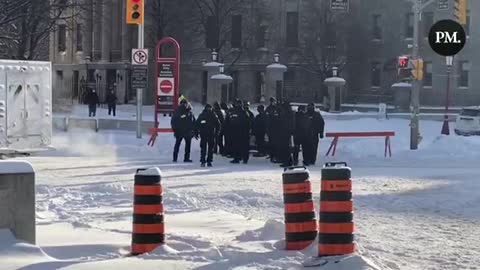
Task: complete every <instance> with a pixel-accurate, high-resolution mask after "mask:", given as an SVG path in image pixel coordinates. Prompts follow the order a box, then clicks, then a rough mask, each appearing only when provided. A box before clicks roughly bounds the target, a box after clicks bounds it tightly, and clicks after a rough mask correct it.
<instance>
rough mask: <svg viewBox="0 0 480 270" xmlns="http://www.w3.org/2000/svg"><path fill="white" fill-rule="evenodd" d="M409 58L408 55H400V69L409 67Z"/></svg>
mask: <svg viewBox="0 0 480 270" xmlns="http://www.w3.org/2000/svg"><path fill="white" fill-rule="evenodd" d="M408 62H409V58H408V56H400V57H398V69H407V68H408Z"/></svg>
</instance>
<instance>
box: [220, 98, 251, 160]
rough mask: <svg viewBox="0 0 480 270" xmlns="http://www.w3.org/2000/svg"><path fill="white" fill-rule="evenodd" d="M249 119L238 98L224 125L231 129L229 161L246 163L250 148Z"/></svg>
mask: <svg viewBox="0 0 480 270" xmlns="http://www.w3.org/2000/svg"><path fill="white" fill-rule="evenodd" d="M250 123H251V122H250V119H249V116H248V113H247V112H246V111H245V109H244V107H243V103H242V101H240V100H237V101H236V102H235V108H234V110H233V111H232V113H231V114H230V116H229V117H228V118H227V122H226V125H227V126H228V127H229V128H230V131H231V140H232V155H233V160H232V161H231V163H240V161H241V160H243V163H244V164H247V163H248V160H249V150H250Z"/></svg>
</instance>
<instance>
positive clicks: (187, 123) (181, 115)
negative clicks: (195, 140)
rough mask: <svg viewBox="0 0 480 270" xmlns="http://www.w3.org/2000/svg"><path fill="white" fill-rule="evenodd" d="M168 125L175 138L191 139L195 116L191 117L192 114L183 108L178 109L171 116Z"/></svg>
mask: <svg viewBox="0 0 480 270" xmlns="http://www.w3.org/2000/svg"><path fill="white" fill-rule="evenodd" d="M170 123H171V125H172V129H173V132H174V134H175V136H176V137H178V136H180V137H190V138H191V137H193V132H194V129H195V116H193V113H192V112H191V111H189V110H187V108H185V107H183V106H182V107H180V108H178V109H177V111H175V113H174V114H173V116H172V121H171V122H170Z"/></svg>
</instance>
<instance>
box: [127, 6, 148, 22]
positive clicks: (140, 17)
mask: <svg viewBox="0 0 480 270" xmlns="http://www.w3.org/2000/svg"><path fill="white" fill-rule="evenodd" d="M126 16H127V24H137V25H143V24H144V23H145V0H127V14H126Z"/></svg>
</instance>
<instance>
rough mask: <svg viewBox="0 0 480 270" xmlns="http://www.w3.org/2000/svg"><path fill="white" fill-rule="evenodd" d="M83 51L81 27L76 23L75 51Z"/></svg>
mask: <svg viewBox="0 0 480 270" xmlns="http://www.w3.org/2000/svg"><path fill="white" fill-rule="evenodd" d="M81 51H83V27H82V25H81V24H80V23H77V52H81Z"/></svg>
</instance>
